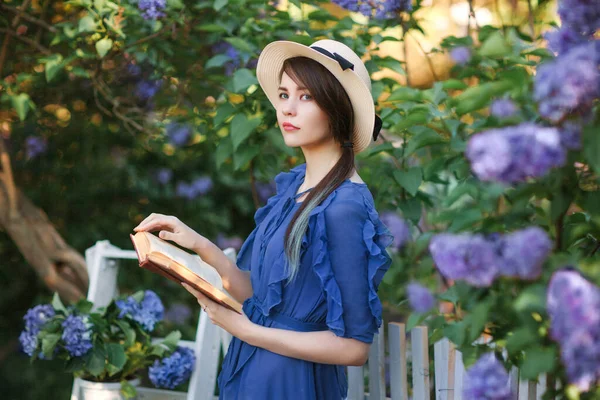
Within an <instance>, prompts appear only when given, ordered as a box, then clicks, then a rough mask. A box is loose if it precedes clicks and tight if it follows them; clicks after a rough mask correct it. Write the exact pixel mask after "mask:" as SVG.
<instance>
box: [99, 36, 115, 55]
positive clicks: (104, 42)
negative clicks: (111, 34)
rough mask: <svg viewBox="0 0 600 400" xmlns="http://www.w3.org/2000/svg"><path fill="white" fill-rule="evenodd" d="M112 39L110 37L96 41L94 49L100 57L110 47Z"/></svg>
mask: <svg viewBox="0 0 600 400" xmlns="http://www.w3.org/2000/svg"><path fill="white" fill-rule="evenodd" d="M112 45H113V41H112V39H110V38H104V39H100V40H98V41H97V42H96V51H97V52H98V55H99V56H100V58H102V57H104V56H105V55H106V53H108V51H109V50H110V49H111V48H112Z"/></svg>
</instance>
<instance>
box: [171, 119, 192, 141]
mask: <svg viewBox="0 0 600 400" xmlns="http://www.w3.org/2000/svg"><path fill="white" fill-rule="evenodd" d="M166 130H167V136H168V137H169V141H170V142H171V143H172V144H173V146H177V147H181V146H183V145H185V144H186V143H187V142H188V140H190V136H191V134H192V127H191V126H189V125H188V124H182V123H179V122H170V123H169V124H168V125H167V128H166Z"/></svg>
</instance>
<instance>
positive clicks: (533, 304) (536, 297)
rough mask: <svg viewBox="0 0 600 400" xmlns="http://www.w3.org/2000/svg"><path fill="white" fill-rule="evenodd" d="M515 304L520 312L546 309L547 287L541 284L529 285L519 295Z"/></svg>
mask: <svg viewBox="0 0 600 400" xmlns="http://www.w3.org/2000/svg"><path fill="white" fill-rule="evenodd" d="M513 306H514V308H515V310H517V311H519V312H525V311H528V312H530V311H541V312H544V311H545V310H546V288H545V287H544V286H543V285H541V284H535V285H531V286H529V287H528V288H526V289H525V290H523V292H522V293H521V295H519V297H517V299H516V300H515V302H514V305H513Z"/></svg>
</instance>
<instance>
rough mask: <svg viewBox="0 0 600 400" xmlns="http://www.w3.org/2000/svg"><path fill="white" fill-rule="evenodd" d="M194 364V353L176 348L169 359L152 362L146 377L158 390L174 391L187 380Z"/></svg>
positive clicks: (186, 349)
mask: <svg viewBox="0 0 600 400" xmlns="http://www.w3.org/2000/svg"><path fill="white" fill-rule="evenodd" d="M195 363H196V356H195V355H194V351H193V350H192V349H190V348H187V347H182V346H178V347H177V349H176V350H175V351H174V352H173V354H171V355H170V356H169V357H165V358H163V359H162V360H160V361H159V360H155V361H154V364H153V365H152V366H150V368H148V377H149V378H150V380H151V381H152V384H153V385H154V386H156V387H158V388H167V389H174V388H176V387H177V386H179V385H180V384H182V383H183V382H185V381H186V380H188V379H189V377H190V376H191V375H192V371H193V369H194V364H195Z"/></svg>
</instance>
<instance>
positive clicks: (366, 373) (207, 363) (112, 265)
mask: <svg viewBox="0 0 600 400" xmlns="http://www.w3.org/2000/svg"><path fill="white" fill-rule="evenodd" d="M224 252H225V254H226V255H227V256H228V257H230V258H231V259H232V260H235V259H236V255H235V250H234V249H233V248H229V249H225V250H224ZM85 258H86V263H87V268H88V273H89V277H90V286H89V290H88V296H87V298H88V300H90V301H92V302H94V304H95V306H97V307H100V306H104V305H106V304H108V303H109V302H110V300H111V299H113V298H114V297H115V296H117V295H118V288H117V274H118V261H119V260H120V259H130V260H136V259H137V257H136V254H135V251H134V250H122V249H119V248H117V247H115V246H113V245H111V244H110V243H109V242H108V241H106V240H104V241H99V242H97V243H96V244H95V245H94V246H92V247H90V248H89V249H87V250H86V252H85ZM198 310H199V312H200V318H199V322H198V328H197V332H196V340H195V341H193V342H192V341H181V342H180V344H181V345H184V346H188V347H190V348H192V349H194V352H195V354H196V360H197V361H196V368H195V369H194V372H193V374H192V377H191V379H190V384H189V390H188V392H187V393H183V392H176V391H171V390H161V389H155V388H149V387H140V388H138V399H140V400H214V399H217V397H216V396H215V395H214V388H215V383H216V378H217V374H218V372H219V371H218V370H217V369H218V362H219V354H220V352H221V351H223V354H225V353H226V351H227V347H228V346H229V342H230V341H231V335H230V334H229V333H227V332H225V331H224V330H222V329H221V328H219V327H217V326H215V325H213V324H212V323H211V322H210V319H209V318H208V317H207V316H206V314H205V313H204V312H202V311H201V309H200V307H198ZM387 328H388V329H387V344H388V351H387V353H388V354H389V385H386V362H385V355H386V350H385V347H386V346H385V344H386V340H385V339H386V338H385V337H384V326H383V325H382V326H381V328H380V331H379V334H378V335H375V338H374V340H373V345H372V346H371V351H370V354H369V361H368V363H367V364H366V365H365V366H363V367H348V369H347V372H348V399H347V400H386V399H391V400H409V397H408V394H409V393H412V396H411V397H410V399H412V400H462V388H463V381H464V376H465V368H464V365H463V362H462V355H461V353H460V352H459V351H457V350H456V349H455V348H454V345H453V344H452V343H451V342H450V341H448V340H447V339H445V338H444V339H442V340H440V341H438V342H436V343H434V371H430V370H429V365H430V363H429V341H428V332H427V327H425V326H417V327H414V328H413V329H412V330H411V331H410V337H409V338H408V337H407V334H406V325H405V324H403V323H396V322H390V323H388V324H387ZM409 345H410V346H409ZM407 357H408V358H409V359H410V360H411V363H410V365H411V369H412V382H411V383H412V386H411V387H409V382H408V376H409V373H408V372H409V371H408V368H409V363H408V360H407ZM432 375H433V377H432ZM510 378H511V387H512V389H513V393H514V394H515V395H516V400H541V398H542V395H543V394H544V392H545V388H546V385H545V377H544V376H542V377H541V379H540V380H539V382H537V383H536V382H529V381H524V380H520V379H519V371H518V370H517V369H516V368H513V370H512V371H511V373H510ZM365 381H367V382H368V383H369V384H368V388H369V390H368V392H367V391H365V387H364V383H365ZM386 386H388V387H389V391H388V390H387V389H388V388H387V387H386ZM78 391H79V388H78V380H77V379H75V380H74V382H73V390H72V395H71V400H79V396H78ZM387 392H389V393H390V396H391V397H390V396H388V395H387V394H386V393H387ZM430 393H435V397H434V398H433V399H432V398H431V395H430ZM257 400H260V399H257ZM282 400H286V399H282Z"/></svg>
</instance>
